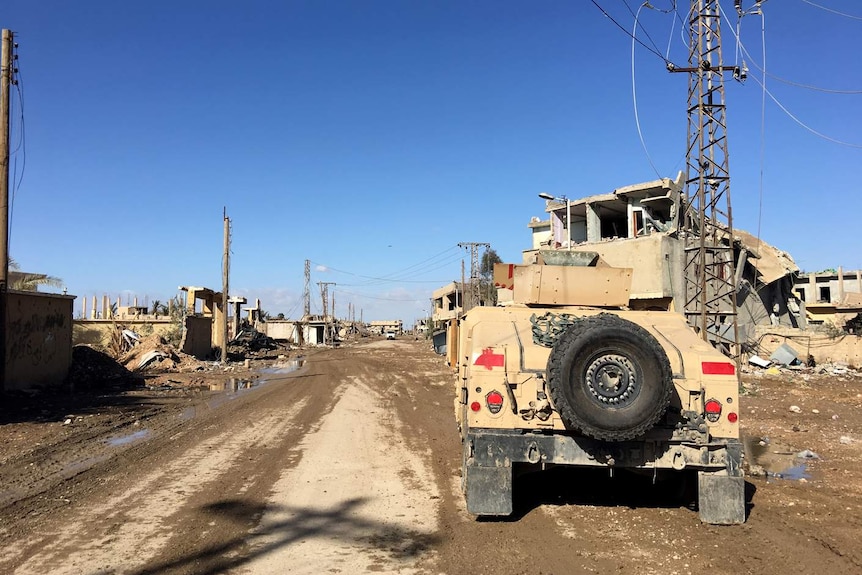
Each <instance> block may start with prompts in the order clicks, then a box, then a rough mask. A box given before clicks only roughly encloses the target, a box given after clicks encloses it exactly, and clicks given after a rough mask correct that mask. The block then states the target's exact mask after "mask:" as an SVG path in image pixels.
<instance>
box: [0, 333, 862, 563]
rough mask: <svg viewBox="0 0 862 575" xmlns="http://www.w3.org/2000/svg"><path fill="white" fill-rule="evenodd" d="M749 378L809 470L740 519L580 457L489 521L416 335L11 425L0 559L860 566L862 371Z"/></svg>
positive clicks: (753, 421) (765, 427) (751, 413)
mask: <svg viewBox="0 0 862 575" xmlns="http://www.w3.org/2000/svg"><path fill="white" fill-rule="evenodd" d="M750 379H751V382H750V384H749V386H748V387H749V389H750V393H749V394H748V395H746V396H745V397H744V409H743V414H745V420H744V423H745V427H746V431H747V433H748V436H749V444H750V446H751V455H750V459H751V458H755V457H756V459H757V463H758V464H759V465H761V466H762V467H763V468H765V470H767V471H773V472H775V471H781V470H784V469H785V468H793V467H794V465H797V464H799V465H802V464H805V465H807V467H799V468H796V469H794V470H793V473H788V474H787V475H788V476H792V475H793V474H795V473H799V474H801V473H803V472H805V473H807V474H808V475H809V477H808V478H803V480H802V481H799V480H791V479H781V478H778V477H776V475H774V474H773V475H771V476H769V477H750V478H749V479H748V481H749V483H748V488H749V489H748V491H749V493H750V496H751V506H750V507H751V510H750V516H749V520H748V522H747V523H746V524H745V525H742V526H735V527H714V526H708V525H703V524H701V523H700V522H699V520H698V518H697V514H696V513H695V512H694V511H692V510H691V509H689V508H688V507H687V506H686V503H687V501H688V500H687V499H686V497H685V496H684V495H683V496H681V495H680V490H679V489H678V486H679V482H676V481H672V482H669V483H668V484H666V485H657V486H653V485H652V483H651V481H650V480H649V479H644V478H640V477H629V476H625V475H620V474H618V475H617V476H616V477H614V478H613V479H612V480H611V479H609V478H608V477H607V476H606V475H604V474H600V473H586V472H583V471H570V470H558V471H557V472H553V473H551V472H548V473H544V474H533V475H526V476H523V477H521V478H519V479H518V480H516V484H515V490H516V511H517V512H516V515H515V516H514V517H513V518H511V519H508V520H503V521H476V520H475V519H474V518H472V517H470V516H469V515H468V514H467V513H466V511H465V508H464V504H463V498H462V496H461V494H460V490H459V472H460V469H459V464H460V445H459V441H458V436H457V431H456V428H455V425H454V420H453V416H452V379H451V375H450V374H449V372H448V370H447V368H446V367H445V365H444V364H443V361H442V359H441V358H439V357H437V356H435V355H433V354H432V353H431V352H430V350H429V349H428V346H427V344H426V343H424V342H415V341H413V340H406V339H399V340H395V341H385V340H377V341H373V342H365V343H361V344H357V345H352V346H347V347H345V348H342V349H334V350H325V351H321V352H319V353H315V354H313V355H309V356H308V357H307V358H306V360H305V361H304V363H303V364H302V365H301V366H297V365H293V366H284V367H283V368H282V369H276V370H269V371H268V372H266V373H263V374H261V379H259V380H255V385H252V386H250V387H251V388H250V389H233V390H232V391H231V389H232V388H231V389H229V390H228V391H223V392H205V393H197V394H180V395H177V396H176V397H170V398H168V400H165V399H164V398H161V399H159V400H156V399H154V398H152V397H148V396H146V395H145V394H144V395H139V396H135V397H134V400H132V399H129V398H127V400H126V401H125V402H116V401H115V402H113V403H112V404H111V405H109V406H106V405H101V406H99V407H98V409H96V408H94V407H93V406H90V407H88V408H85V407H84V406H79V409H78V410H77V412H76V413H70V414H69V416H68V417H63V418H58V419H57V420H56V421H42V422H34V421H26V420H22V421H17V422H8V423H5V424H4V425H2V426H0V435H2V438H3V439H4V446H5V448H4V449H3V451H2V459H0V462H2V467H0V485H2V487H0V518H2V525H0V572H2V573H22V574H25V573H39V574H42V573H75V574H79V573H86V574H95V573H99V574H102V573H129V574H150V573H249V574H257V573H288V572H289V573H361V572H375V573H434V574H437V573H445V574H453V575H454V574H459V573H467V572H469V573H475V574H481V573H495V574H507V573H560V574H562V573H567V574H568V573H663V574H673V573H679V574H683V573H697V572H707V571H708V572H710V573H720V574H731V573H733V574H738V573H755V572H756V573H761V574H764V573H765V574H782V575H785V574H786V573H810V572H819V571H822V572H828V573H839V574H840V573H860V572H862V547H860V546H859V544H858V540H859V538H860V536H862V519H860V518H862V513H860V510H862V505H860V504H862V481H860V479H862V465H860V463H859V461H860V457H859V455H860V451H862V449H860V446H862V443H860V442H859V441H858V440H859V439H862V395H860V392H862V378H854V377H851V376H847V377H837V376H829V377H823V378H821V379H820V380H817V381H813V380H808V381H804V380H800V379H798V378H797V379H795V380H791V379H789V378H788V377H776V378H772V379H770V378H768V377H767V378H758V379H754V378H750ZM264 380H265V381H264ZM234 387H242V386H241V385H240V386H237V385H234ZM791 405H796V406H798V407H799V410H798V412H797V411H796V410H794V411H790V410H789V407H790V406H791ZM803 449H808V450H810V451H812V452H815V454H816V455H817V458H816V459H815V458H809V459H808V460H805V461H802V462H801V461H800V460H797V459H795V454H796V453H797V452H799V451H801V450H803ZM799 477H802V476H801V475H799Z"/></svg>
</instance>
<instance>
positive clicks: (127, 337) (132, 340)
mask: <svg viewBox="0 0 862 575" xmlns="http://www.w3.org/2000/svg"><path fill="white" fill-rule="evenodd" d="M121 334H122V336H123V341H125V342H126V346H127V347H134V346H135V345H137V344H138V343H139V342H140V341H141V336H140V335H138V334H137V333H135V332H134V331H132V330H130V329H124V330H123V331H122V332H121Z"/></svg>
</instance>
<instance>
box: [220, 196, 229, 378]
mask: <svg viewBox="0 0 862 575" xmlns="http://www.w3.org/2000/svg"><path fill="white" fill-rule="evenodd" d="M222 220H223V223H224V254H223V255H222V266H221V302H222V303H221V310H222V324H221V330H222V340H221V361H222V363H227V315H228V309H227V300H228V290H229V289H230V219H229V218H228V217H227V208H224V212H223V214H222Z"/></svg>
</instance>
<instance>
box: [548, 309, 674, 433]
mask: <svg viewBox="0 0 862 575" xmlns="http://www.w3.org/2000/svg"><path fill="white" fill-rule="evenodd" d="M548 387H549V390H550V393H551V400H552V401H553V403H554V407H556V408H557V411H558V412H559V414H560V418H561V419H562V420H563V423H564V424H565V426H566V427H567V428H568V429H572V430H577V431H579V432H581V433H583V434H584V435H586V436H588V437H593V438H595V439H601V440H605V441H623V440H627V439H634V438H636V437H640V436H642V435H643V434H644V433H646V431H647V430H649V429H650V428H651V427H652V426H653V425H655V424H656V423H657V422H658V421H659V419H661V417H662V416H663V415H664V412H665V410H666V409H667V407H668V405H669V404H670V397H671V392H672V391H673V380H672V375H671V369H670V362H669V361H668V358H667V354H666V353H665V352H664V349H662V347H661V345H660V344H659V342H658V340H656V338H655V337H654V336H653V335H652V334H651V333H650V332H648V331H647V330H646V329H644V328H642V327H640V326H639V325H636V324H634V323H632V322H630V321H627V320H624V319H622V318H620V317H618V316H616V315H613V314H607V313H603V314H599V315H596V316H591V317H585V318H581V319H579V320H578V321H576V322H575V323H574V324H572V325H571V326H570V327H569V328H568V329H566V331H565V332H563V334H562V336H561V337H560V338H559V340H557V342H556V343H555V344H554V347H553V349H552V350H551V355H550V357H549V358H548Z"/></svg>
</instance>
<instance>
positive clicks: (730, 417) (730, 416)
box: [727, 411, 739, 423]
mask: <svg viewBox="0 0 862 575" xmlns="http://www.w3.org/2000/svg"><path fill="white" fill-rule="evenodd" d="M738 419H739V416H738V415H736V414H735V413H734V412H732V411H731V412H730V413H728V414H727V420H728V421H729V422H731V423H736V421H737V420H738Z"/></svg>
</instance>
